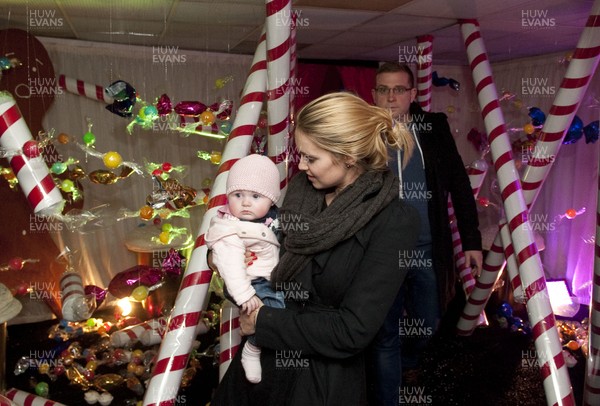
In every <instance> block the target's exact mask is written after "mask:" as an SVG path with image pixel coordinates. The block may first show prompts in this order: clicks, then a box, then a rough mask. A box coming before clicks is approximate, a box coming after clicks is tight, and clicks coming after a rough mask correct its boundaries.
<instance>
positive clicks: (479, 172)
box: [448, 159, 488, 314]
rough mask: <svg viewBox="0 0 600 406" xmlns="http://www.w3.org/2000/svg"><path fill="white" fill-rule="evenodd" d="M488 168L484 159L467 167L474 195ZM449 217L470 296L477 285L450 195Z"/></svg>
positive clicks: (459, 266) (458, 264)
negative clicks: (465, 251) (467, 262)
mask: <svg viewBox="0 0 600 406" xmlns="http://www.w3.org/2000/svg"><path fill="white" fill-rule="evenodd" d="M487 170H488V166H487V162H485V160H484V159H478V160H477V161H474V162H473V163H471V164H470V165H469V166H468V167H467V175H468V176H469V181H470V182H471V190H472V191H473V197H477V195H478V194H479V189H481V185H482V184H483V180H484V179H485V175H486V174H487ZM448 218H449V220H450V231H451V232H452V247H453V250H454V262H455V264H456V268H457V270H458V275H459V277H460V279H461V281H462V283H463V289H464V290H465V292H466V293H467V296H468V295H469V294H470V293H471V291H472V290H473V288H474V287H475V278H473V275H472V274H471V268H469V266H468V265H467V264H466V262H465V254H464V252H463V250H462V242H461V240H460V234H459V232H458V226H457V224H456V222H457V220H456V214H455V212H454V206H453V205H452V199H451V197H448ZM482 314H483V313H482Z"/></svg>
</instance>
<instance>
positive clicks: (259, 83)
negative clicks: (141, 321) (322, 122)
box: [144, 33, 267, 405]
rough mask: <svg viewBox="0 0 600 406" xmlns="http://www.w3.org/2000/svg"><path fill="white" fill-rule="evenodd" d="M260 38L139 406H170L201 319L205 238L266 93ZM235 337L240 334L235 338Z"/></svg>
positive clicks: (205, 270) (209, 274) (247, 145)
mask: <svg viewBox="0 0 600 406" xmlns="http://www.w3.org/2000/svg"><path fill="white" fill-rule="evenodd" d="M266 68H267V65H266V47H265V35H264V33H263V35H261V38H260V41H259V44H258V47H257V49H256V52H255V54H254V59H253V61H252V67H251V68H250V73H249V74H248V78H247V79H246V85H245V87H244V91H243V93H242V98H241V104H240V108H239V109H238V112H237V115H236V118H235V120H234V123H233V127H232V130H231V133H230V135H229V139H228V142H227V144H226V145H225V149H224V151H223V155H222V160H221V166H220V167H219V170H218V173H217V177H216V179H215V181H214V183H213V187H212V190H211V197H210V200H209V203H208V209H207V212H206V214H205V215H204V217H203V218H202V224H201V225H200V231H199V233H198V237H197V239H196V244H195V247H194V250H193V251H192V255H191V257H190V261H189V263H188V267H187V269H186V272H185V274H184V276H183V280H182V283H181V286H180V290H179V294H178V295H177V299H176V300H175V306H174V308H173V312H172V314H171V318H170V320H169V325H168V327H167V332H166V334H165V336H164V337H163V341H162V344H161V346H160V350H159V354H158V358H157V359H158V361H157V363H156V366H155V368H154V371H153V376H152V378H151V379H150V383H149V385H148V389H147V390H146V394H145V397H144V405H167V404H173V403H174V399H175V397H176V396H177V393H178V391H179V385H180V384H181V378H182V375H183V371H184V369H185V366H186V363H187V359H188V357H189V354H190V352H191V348H192V344H193V341H194V338H195V336H196V328H197V325H198V323H199V322H200V319H201V310H202V309H204V308H205V307H206V305H207V303H206V302H207V299H208V297H207V293H208V287H209V284H210V280H211V278H212V271H211V270H210V269H209V268H208V264H207V263H206V254H207V249H206V244H205V243H204V233H205V232H206V229H207V228H208V225H209V224H210V220H211V219H212V218H213V217H214V216H215V215H216V213H217V210H218V208H219V207H220V206H223V205H224V204H225V202H226V201H227V196H226V195H225V182H226V180H227V174H228V172H229V168H231V166H232V165H233V164H234V163H235V162H236V161H237V160H238V159H240V158H242V157H244V156H245V155H247V154H248V151H249V150H250V144H251V143H252V135H253V134H254V130H255V129H256V125H257V123H258V118H259V115H260V111H261V108H262V104H263V100H264V98H265V91H266V83H267V78H266ZM238 334H239V332H238Z"/></svg>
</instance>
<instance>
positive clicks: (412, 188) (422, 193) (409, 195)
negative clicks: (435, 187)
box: [402, 182, 432, 200]
mask: <svg viewBox="0 0 600 406" xmlns="http://www.w3.org/2000/svg"><path fill="white" fill-rule="evenodd" d="M402 197H403V199H404V200H429V199H431V197H432V192H431V191H430V190H427V185H426V184H425V182H402Z"/></svg>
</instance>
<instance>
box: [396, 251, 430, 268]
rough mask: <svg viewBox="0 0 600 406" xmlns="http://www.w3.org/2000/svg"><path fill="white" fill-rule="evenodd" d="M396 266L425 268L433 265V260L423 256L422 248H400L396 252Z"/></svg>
mask: <svg viewBox="0 0 600 406" xmlns="http://www.w3.org/2000/svg"><path fill="white" fill-rule="evenodd" d="M398 266H399V267H400V268H416V269H425V268H432V267H433V260H432V259H431V258H425V251H423V250H416V249H415V250H402V251H400V252H398Z"/></svg>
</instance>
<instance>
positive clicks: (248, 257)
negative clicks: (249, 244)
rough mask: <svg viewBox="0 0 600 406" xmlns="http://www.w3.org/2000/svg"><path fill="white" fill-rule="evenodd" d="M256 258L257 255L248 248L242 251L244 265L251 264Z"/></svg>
mask: <svg viewBox="0 0 600 406" xmlns="http://www.w3.org/2000/svg"><path fill="white" fill-rule="evenodd" d="M257 259H258V257H257V256H256V253H254V252H252V251H250V250H246V252H244V263H245V264H246V266H250V265H252V264H253V263H254V261H256V260H257Z"/></svg>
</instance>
